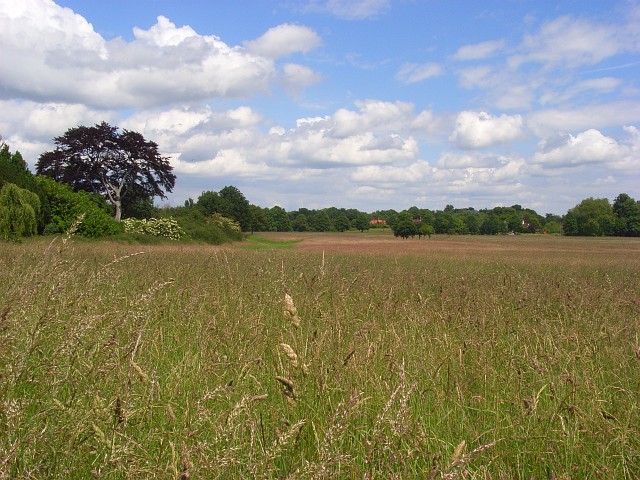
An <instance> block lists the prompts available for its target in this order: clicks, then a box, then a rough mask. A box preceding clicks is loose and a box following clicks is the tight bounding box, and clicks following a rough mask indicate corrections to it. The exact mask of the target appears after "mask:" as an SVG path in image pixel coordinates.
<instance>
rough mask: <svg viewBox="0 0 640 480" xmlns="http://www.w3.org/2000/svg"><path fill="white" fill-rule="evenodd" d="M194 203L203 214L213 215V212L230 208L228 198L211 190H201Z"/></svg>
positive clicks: (220, 211)
mask: <svg viewBox="0 0 640 480" xmlns="http://www.w3.org/2000/svg"><path fill="white" fill-rule="evenodd" d="M195 205H196V207H198V209H199V210H200V211H201V212H202V213H203V214H204V215H213V214H214V213H222V212H225V211H227V210H231V205H229V202H228V200H226V199H224V198H222V196H220V194H219V193H218V192H213V191H211V190H208V191H206V192H202V193H201V194H200V196H199V197H198V200H197V202H196V204H195ZM185 206H186V205H185Z"/></svg>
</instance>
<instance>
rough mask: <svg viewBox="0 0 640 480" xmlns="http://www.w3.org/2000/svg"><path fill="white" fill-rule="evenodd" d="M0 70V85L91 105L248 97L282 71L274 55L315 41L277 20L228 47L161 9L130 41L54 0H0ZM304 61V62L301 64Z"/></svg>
mask: <svg viewBox="0 0 640 480" xmlns="http://www.w3.org/2000/svg"><path fill="white" fill-rule="evenodd" d="M2 3H3V6H2V9H0V45H2V51H3V61H4V63H5V64H7V65H12V68H4V69H2V70H0V84H2V86H3V89H4V94H5V95H7V96H12V97H16V98H22V99H28V100H35V101H42V102H59V103H82V104H85V105H88V106H91V107H94V108H111V109H117V108H135V107H146V108H149V107H157V106H161V105H167V104H172V103H178V102H190V101H199V100H208V99H211V98H219V97H224V98H229V97H245V96H249V95H254V94H255V93H256V92H264V91H267V90H268V89H269V88H270V87H271V86H272V85H274V84H275V82H276V80H278V77H279V72H278V69H277V66H276V64H275V63H274V60H275V59H276V58H278V57H280V56H283V55H287V54H291V53H294V52H305V51H308V50H310V49H312V48H315V47H317V46H318V45H319V44H320V38H319V37H318V35H317V34H316V33H315V32H313V31H312V30H310V29H309V28H307V27H303V26H298V25H280V26H278V27H274V28H272V29H270V30H269V31H267V32H266V33H265V34H264V35H263V36H261V37H260V38H258V39H257V40H254V41H253V42H249V43H248V44H247V45H248V46H247V48H244V47H238V46H235V47H234V46H229V45H227V44H226V43H224V42H223V41H222V40H221V39H220V38H219V37H217V36H215V35H200V34H198V33H197V32H196V31H195V30H193V29H192V28H191V27H190V26H188V25H184V26H180V27H178V26H176V25H175V24H174V23H172V22H171V21H170V20H169V19H168V18H166V17H163V16H160V17H158V19H157V23H156V24H155V25H153V26H151V27H150V28H149V29H146V30H145V29H143V28H139V27H136V28H134V31H133V33H134V40H132V41H125V40H123V39H122V38H116V39H113V40H109V41H107V40H105V39H104V38H102V37H101V36H100V35H99V34H98V33H96V32H95V31H94V30H93V27H92V25H91V24H90V23H88V22H87V21H86V20H85V19H84V18H83V17H81V16H80V15H77V14H75V13H74V12H73V11H72V10H70V9H68V8H62V7H60V6H58V5H56V4H55V3H53V2H52V1H50V0H21V1H20V2H9V1H4V0H3V2H2ZM305 68H306V67H305ZM284 75H285V83H286V82H287V81H290V80H291V78H292V77H293V76H295V78H296V80H297V81H298V83H299V84H300V85H302V86H304V85H308V84H312V83H314V82H315V81H316V76H315V75H314V74H313V73H312V72H310V71H309V70H305V69H304V68H303V67H302V66H299V67H295V68H292V67H287V68H285V69H284Z"/></svg>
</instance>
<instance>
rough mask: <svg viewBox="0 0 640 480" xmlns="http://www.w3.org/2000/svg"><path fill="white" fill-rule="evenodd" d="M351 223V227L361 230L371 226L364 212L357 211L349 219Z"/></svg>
mask: <svg viewBox="0 0 640 480" xmlns="http://www.w3.org/2000/svg"><path fill="white" fill-rule="evenodd" d="M351 225H352V226H353V228H355V229H356V230H360V231H361V232H364V231H365V230H369V228H371V223H370V222H369V217H368V216H367V215H366V214H365V213H359V214H358V216H357V217H356V218H354V219H353V220H352V221H351Z"/></svg>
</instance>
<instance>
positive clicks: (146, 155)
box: [36, 122, 176, 221]
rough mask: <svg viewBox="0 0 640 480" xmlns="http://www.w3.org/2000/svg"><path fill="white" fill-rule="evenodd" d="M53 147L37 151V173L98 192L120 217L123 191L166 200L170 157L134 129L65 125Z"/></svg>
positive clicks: (171, 176)
mask: <svg viewBox="0 0 640 480" xmlns="http://www.w3.org/2000/svg"><path fill="white" fill-rule="evenodd" d="M54 142H55V144H56V148H55V150H53V151H50V152H45V153H43V154H42V155H40V158H39V159H38V163H37V165H36V171H37V173H38V174H40V175H44V176H47V177H50V178H52V179H54V180H56V181H59V182H63V183H66V184H68V185H70V186H71V187H73V188H74V189H75V190H85V191H89V192H95V193H99V194H101V195H104V196H105V198H106V199H107V200H108V201H109V202H110V203H111V204H112V205H113V207H114V216H115V219H116V220H117V221H120V218H121V216H122V203H123V201H125V200H126V199H127V195H129V196H131V197H133V196H134V195H135V194H137V195H139V194H140V192H143V193H144V194H146V195H148V196H149V197H151V198H152V197H155V196H159V197H161V198H166V196H165V192H171V191H172V189H173V187H174V186H175V180H176V177H175V175H174V174H173V173H172V170H173V167H172V166H171V164H170V163H169V159H168V158H166V157H163V156H161V155H160V153H158V145H157V144H156V143H154V142H151V141H147V140H145V138H144V137H143V136H142V135H141V134H139V133H137V132H133V131H129V130H122V132H120V131H119V129H118V127H112V126H111V125H109V124H108V123H106V122H102V123H100V124H96V125H95V126H93V127H85V126H78V127H75V128H70V129H69V130H67V131H66V133H65V134H64V135H62V136H60V137H56V138H54Z"/></svg>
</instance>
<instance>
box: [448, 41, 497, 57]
mask: <svg viewBox="0 0 640 480" xmlns="http://www.w3.org/2000/svg"><path fill="white" fill-rule="evenodd" d="M505 45H506V42H505V41H504V40H489V41H487V42H481V43H475V44H473V45H464V46H462V47H460V48H459V49H458V51H457V52H456V53H455V54H454V55H453V58H455V59H456V60H482V59H485V58H488V57H490V56H492V55H494V54H495V53H496V52H498V51H500V50H502V49H503V48H504V46H505Z"/></svg>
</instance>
